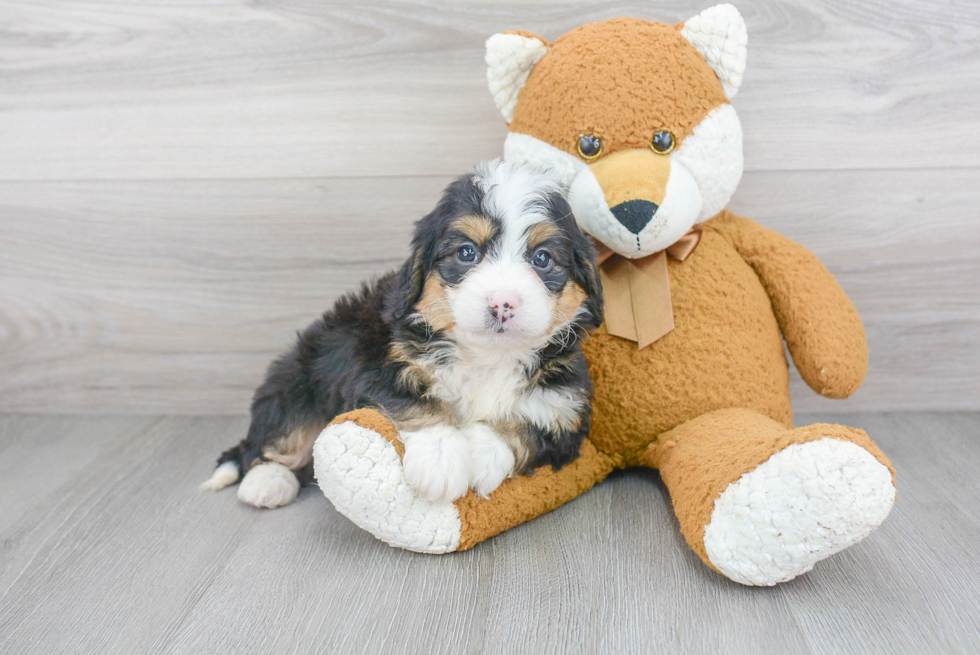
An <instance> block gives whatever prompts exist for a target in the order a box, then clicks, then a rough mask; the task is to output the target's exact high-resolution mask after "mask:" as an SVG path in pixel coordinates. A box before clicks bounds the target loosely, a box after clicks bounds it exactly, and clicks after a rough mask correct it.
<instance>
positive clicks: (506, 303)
mask: <svg viewBox="0 0 980 655" xmlns="http://www.w3.org/2000/svg"><path fill="white" fill-rule="evenodd" d="M520 304H521V299H520V297H519V296H518V295H517V294H516V293H514V292H512V291H494V292H493V293H491V294H490V295H489V296H488V297H487V305H489V306H490V314H491V315H492V316H493V317H494V318H495V319H497V320H498V321H500V322H501V323H503V322H505V321H506V320H507V319H508V318H513V317H514V313H515V312H516V311H517V308H518V307H519V306H520Z"/></svg>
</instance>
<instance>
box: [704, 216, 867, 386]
mask: <svg viewBox="0 0 980 655" xmlns="http://www.w3.org/2000/svg"><path fill="white" fill-rule="evenodd" d="M708 225H711V226H712V227H714V228H715V229H717V230H718V231H719V232H721V233H722V234H724V235H726V236H728V237H729V238H730V239H731V240H732V243H733V244H734V245H735V248H736V250H738V252H739V254H740V255H741V256H742V258H743V259H744V260H745V261H746V262H747V263H748V264H749V265H750V266H751V267H752V268H753V269H754V270H755V273H756V275H758V276H759V279H760V280H761V281H762V285H763V286H764V287H765V289H766V293H767V294H768V295H769V299H770V300H771V302H772V308H773V311H774V312H775V314H776V320H778V321H779V327H780V329H781V330H782V331H783V336H784V337H785V338H786V344H787V345H788V346H789V352H790V354H791V355H792V356H793V362H794V363H795V364H796V368H797V369H798V370H799V371H800V375H801V376H802V377H803V379H804V380H805V381H806V383H807V384H808V385H810V388H812V389H813V390H814V391H816V392H817V393H819V394H821V395H823V396H827V397H828V398H847V397H848V396H850V395H851V394H852V393H854V392H855V391H857V388H858V387H860V386H861V383H862V382H863V381H864V376H865V374H866V373H867V370H868V343H867V340H866V339H865V335H864V325H863V324H862V323H861V318H860V317H859V316H858V313H857V310H856V309H855V308H854V305H853V304H852V303H851V301H850V299H849V298H848V297H847V294H845V293H844V290H843V289H842V288H841V287H840V285H839V284H838V283H837V280H835V279H834V276H833V275H831V274H830V272H829V271H828V270H827V269H826V268H825V267H824V265H823V264H821V263H820V260H818V259H817V257H816V256H815V255H814V254H813V253H811V252H810V251H809V250H807V249H806V248H804V247H803V246H801V245H799V244H798V243H794V242H793V241H790V240H789V239H787V238H786V237H784V236H782V235H781V234H779V233H778V232H775V231H773V230H768V229H766V228H764V227H762V226H761V225H758V224H757V223H755V222H753V221H751V220H749V219H747V218H742V217H740V216H735V215H734V214H731V213H729V212H723V213H722V214H721V215H719V216H718V217H717V218H715V219H713V220H712V221H711V222H710V223H709V224H708Z"/></svg>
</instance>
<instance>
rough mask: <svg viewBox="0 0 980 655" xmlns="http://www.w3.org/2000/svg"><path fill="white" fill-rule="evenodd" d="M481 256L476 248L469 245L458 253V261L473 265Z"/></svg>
mask: <svg viewBox="0 0 980 655" xmlns="http://www.w3.org/2000/svg"><path fill="white" fill-rule="evenodd" d="M478 258H479V255H478V254H477V252H476V248H474V247H473V246H471V245H469V244H467V245H465V246H460V247H459V250H457V251H456V259H458V260H459V261H461V262H463V263H464V264H472V263H474V262H476V260H477V259H478Z"/></svg>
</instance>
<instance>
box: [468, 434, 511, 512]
mask: <svg viewBox="0 0 980 655" xmlns="http://www.w3.org/2000/svg"><path fill="white" fill-rule="evenodd" d="M463 434H465V435H466V438H467V440H468V441H469V442H470V463H471V468H470V486H471V487H473V491H475V492H476V493H477V494H479V495H480V496H482V497H484V498H487V497H488V496H489V495H490V494H491V493H493V491H494V490H495V489H496V488H497V487H499V486H500V483H501V482H503V481H504V480H506V479H507V476H509V475H510V474H511V473H513V472H514V451H512V450H511V449H510V447H509V446H508V445H507V444H506V443H504V441H503V439H501V438H500V436H499V435H498V434H497V433H496V432H494V430H493V428H491V427H490V426H488V425H485V424H483V423H474V424H473V425H471V426H469V427H467V428H466V429H464V430H463Z"/></svg>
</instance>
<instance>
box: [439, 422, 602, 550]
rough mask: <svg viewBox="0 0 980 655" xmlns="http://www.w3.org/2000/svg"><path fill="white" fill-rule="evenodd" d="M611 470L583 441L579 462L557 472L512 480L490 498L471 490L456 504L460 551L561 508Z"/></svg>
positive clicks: (539, 472)
mask: <svg viewBox="0 0 980 655" xmlns="http://www.w3.org/2000/svg"><path fill="white" fill-rule="evenodd" d="M614 468H615V466H614V465H613V462H612V459H611V458H609V457H608V456H606V455H604V454H602V453H600V452H599V451H597V450H596V449H595V446H593V445H592V444H591V443H590V442H589V440H588V439H586V440H585V441H584V442H583V443H582V451H581V454H580V455H579V456H578V459H576V460H575V461H574V462H572V463H570V464H567V465H565V466H563V467H562V468H561V469H559V470H558V471H555V470H553V469H552V468H551V467H550V466H543V467H541V468H539V469H538V470H537V471H535V472H534V475H529V476H519V477H517V478H512V479H510V480H507V481H505V482H504V484H503V485H501V486H500V487H499V488H498V489H497V490H496V491H494V492H493V494H491V496H490V498H481V497H479V496H477V495H476V494H475V493H473V491H472V490H471V491H470V492H469V493H468V494H467V495H465V496H463V497H462V498H460V499H459V500H457V501H456V508H457V509H458V510H459V520H460V523H461V524H462V527H461V530H460V538H459V550H468V549H470V548H472V547H473V546H475V545H477V544H478V543H480V542H481V541H484V540H486V539H489V538H490V537H492V536H494V535H496V534H499V533H501V532H503V531H504V530H508V529H510V528H512V527H514V526H515V525H520V524H521V523H525V522H527V521H530V520H531V519H533V518H535V517H536V516H541V515H542V514H545V513H547V512H550V511H551V510H553V509H555V508H556V507H560V506H562V505H564V504H565V503H567V502H568V501H570V500H572V499H573V498H577V497H578V496H581V495H582V494H583V493H585V492H586V491H588V490H589V489H591V488H592V487H594V486H595V485H596V484H598V483H599V482H602V481H603V480H604V479H605V478H606V476H607V475H609V474H610V473H611V472H612V471H613V469H614Z"/></svg>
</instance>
